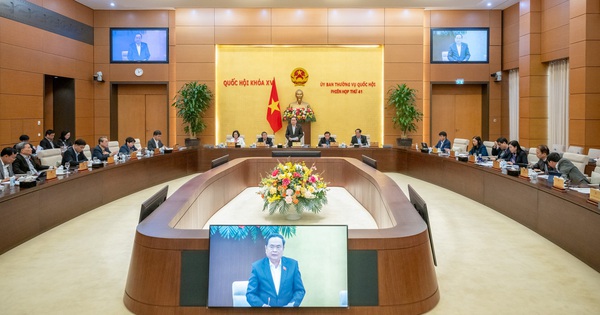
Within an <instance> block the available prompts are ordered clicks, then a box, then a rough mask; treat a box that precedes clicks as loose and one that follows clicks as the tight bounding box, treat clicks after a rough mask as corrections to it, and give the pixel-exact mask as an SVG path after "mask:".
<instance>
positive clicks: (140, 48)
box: [135, 44, 142, 56]
mask: <svg viewBox="0 0 600 315" xmlns="http://www.w3.org/2000/svg"><path fill="white" fill-rule="evenodd" d="M135 47H136V48H137V51H138V56H141V55H142V44H136V45H135Z"/></svg>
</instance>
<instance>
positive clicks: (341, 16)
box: [327, 8, 385, 27]
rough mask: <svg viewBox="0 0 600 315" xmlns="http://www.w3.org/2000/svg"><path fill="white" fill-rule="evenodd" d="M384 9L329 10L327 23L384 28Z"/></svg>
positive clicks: (333, 25) (331, 25) (330, 24)
mask: <svg viewBox="0 0 600 315" xmlns="http://www.w3.org/2000/svg"><path fill="white" fill-rule="evenodd" d="M384 20H385V10H384V9H368V10H365V9H337V8H336V9H329V10H328V12H327V23H328V25H329V26H330V27H335V26H383V21H384Z"/></svg>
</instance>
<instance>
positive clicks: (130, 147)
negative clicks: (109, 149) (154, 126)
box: [119, 137, 137, 155]
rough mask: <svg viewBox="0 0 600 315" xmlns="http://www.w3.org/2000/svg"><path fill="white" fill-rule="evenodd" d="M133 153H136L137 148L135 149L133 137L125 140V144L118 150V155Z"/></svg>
mask: <svg viewBox="0 0 600 315" xmlns="http://www.w3.org/2000/svg"><path fill="white" fill-rule="evenodd" d="M134 151H137V148H136V147H135V139H133V137H127V138H126V139H125V143H124V144H123V145H122V146H121V148H119V153H123V154H126V155H129V154H131V152H134Z"/></svg>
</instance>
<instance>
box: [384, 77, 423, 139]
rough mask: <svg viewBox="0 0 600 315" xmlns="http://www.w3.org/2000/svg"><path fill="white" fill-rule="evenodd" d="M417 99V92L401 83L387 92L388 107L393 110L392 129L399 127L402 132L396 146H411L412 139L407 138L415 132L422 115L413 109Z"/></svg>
mask: <svg viewBox="0 0 600 315" xmlns="http://www.w3.org/2000/svg"><path fill="white" fill-rule="evenodd" d="M416 99H417V90H415V89H412V88H410V87H408V85H406V83H403V84H402V85H400V84H398V85H396V86H394V87H392V88H391V89H390V90H389V91H388V101H387V105H388V106H393V107H394V109H395V112H394V116H393V117H392V122H394V128H395V127H396V126H399V127H400V130H401V131H402V136H401V138H397V139H396V144H397V145H398V146H408V147H409V146H411V145H412V139H411V138H408V133H409V132H414V131H417V124H416V123H417V122H418V121H420V120H422V119H423V113H421V112H420V111H419V109H417V108H416V107H415V103H416Z"/></svg>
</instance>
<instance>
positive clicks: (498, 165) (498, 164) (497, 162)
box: [492, 160, 500, 170]
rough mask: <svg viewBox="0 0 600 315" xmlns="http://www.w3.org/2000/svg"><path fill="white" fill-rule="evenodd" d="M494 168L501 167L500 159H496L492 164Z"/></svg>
mask: <svg viewBox="0 0 600 315" xmlns="http://www.w3.org/2000/svg"><path fill="white" fill-rule="evenodd" d="M492 168H495V169H497V170H499V169H500V161H498V160H494V164H492Z"/></svg>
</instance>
